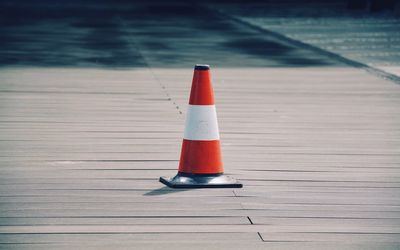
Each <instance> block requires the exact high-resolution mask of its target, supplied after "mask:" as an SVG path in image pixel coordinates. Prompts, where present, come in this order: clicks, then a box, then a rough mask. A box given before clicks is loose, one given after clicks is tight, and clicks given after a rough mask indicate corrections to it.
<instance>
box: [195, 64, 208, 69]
mask: <svg viewBox="0 0 400 250" xmlns="http://www.w3.org/2000/svg"><path fill="white" fill-rule="evenodd" d="M194 69H195V70H209V69H210V65H207V64H196V65H195V66H194Z"/></svg>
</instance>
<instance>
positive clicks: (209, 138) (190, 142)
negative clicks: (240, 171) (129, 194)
mask: <svg viewBox="0 0 400 250" xmlns="http://www.w3.org/2000/svg"><path fill="white" fill-rule="evenodd" d="M223 173H224V168H223V166H222V157H221V146H220V142H219V131H218V122H217V113H216V111H215V105H214V92H213V88H212V85H211V77H210V67H209V66H208V65H199V64H197V65H196V66H195V67H194V76H193V82H192V90H191V92H190V99H189V108H188V110H187V114H186V125H185V133H184V136H183V142H182V151H181V158H180V161H179V170H178V174H177V175H176V176H175V177H173V178H171V179H167V178H164V177H160V182H162V183H164V184H165V185H167V186H169V187H172V188H241V187H242V184H241V183H239V182H238V181H237V180H235V179H234V178H232V177H229V176H226V175H224V174H223Z"/></svg>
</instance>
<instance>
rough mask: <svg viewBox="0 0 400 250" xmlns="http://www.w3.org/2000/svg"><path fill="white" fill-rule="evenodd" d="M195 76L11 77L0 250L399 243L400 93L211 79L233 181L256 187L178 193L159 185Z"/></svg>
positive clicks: (339, 75)
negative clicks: (1, 248)
mask: <svg viewBox="0 0 400 250" xmlns="http://www.w3.org/2000/svg"><path fill="white" fill-rule="evenodd" d="M153 74H154V75H155V76H157V79H159V82H158V81H156V80H155V78H154V75H153ZM191 74H192V72H191V69H182V70H178V69H158V68H155V69H152V72H150V70H148V69H142V70H139V69H132V70H125V71H117V70H95V69H84V70H78V69H57V70H51V69H26V68H24V69H7V70H2V72H1V81H2V83H3V84H2V87H1V88H2V90H1V99H0V100H1V107H2V109H1V112H2V113H1V121H0V126H1V127H0V130H1V141H0V145H1V148H2V150H1V159H0V160H1V168H0V172H1V188H0V194H1V207H0V210H1V218H0V225H1V226H0V241H1V242H0V243H1V246H2V247H4V249H7V248H11V249H19V248H25V247H26V245H20V244H21V243H29V244H30V243H32V245H29V249H39V248H40V247H43V246H44V245H46V246H48V247H50V248H51V247H54V248H60V249H63V248H65V249H68V247H72V246H75V247H80V248H82V249H85V248H89V249H90V248H91V247H93V248H96V247H103V248H108V247H111V246H113V247H114V246H117V247H121V248H124V247H155V248H158V247H160V246H159V245H158V244H167V247H173V246H175V247H177V245H176V244H178V243H179V244H178V246H185V247H189V246H192V244H195V245H196V246H195V247H198V248H199V249H200V248H202V247H211V246H212V247H214V248H215V249H218V248H224V247H226V248H235V247H236V248H246V246H247V247H250V248H257V247H260V248H263V247H267V246H270V247H275V248H277V249H281V248H282V249H285V248H291V247H293V246H296V247H303V248H309V249H319V248H321V247H328V249H329V247H332V249H334V247H335V246H337V245H338V244H339V245H340V246H341V248H343V249H345V247H349V248H350V249H357V248H364V247H366V246H368V245H370V246H375V247H379V246H383V247H387V248H389V247H396V246H398V243H399V234H400V227H399V225H400V210H399V206H400V197H399V188H400V186H399V177H400V170H399V167H398V165H399V163H400V156H399V146H400V134H399V130H398V127H399V125H400V118H399V115H398V107H399V104H400V103H399V100H400V99H399V95H400V91H399V86H398V85H396V84H393V83H391V82H387V81H383V80H380V79H377V78H375V77H374V76H370V75H368V74H367V73H365V72H363V71H359V70H355V69H349V68H324V69H321V68H306V69H284V68H276V69H271V68H260V69H238V68H231V69H228V68H224V69H213V76H214V86H215V91H216V98H217V109H218V115H219V123H220V130H221V140H222V147H223V153H224V161H225V168H226V172H227V173H228V174H231V175H234V176H236V177H237V178H239V179H240V180H241V181H242V182H243V183H244V185H245V187H244V188H243V189H236V190H231V189H214V190H180V191H178V190H177V191H175V190H171V189H168V188H165V187H163V186H162V184H160V183H158V182H157V178H158V177H159V176H160V175H170V176H171V175H174V174H175V173H176V167H177V163H178V158H179V148H180V142H181V136H182V131H183V123H184V113H185V108H186V103H187V98H188V92H189V88H190V81H191V77H192V76H191ZM160 84H161V85H160ZM94 86H95V87H94ZM38 90H40V91H38ZM180 112H182V114H180ZM293 242H295V243H293ZM313 242H314V243H313ZM371 244H372V245H371ZM160 248H161V247H160Z"/></svg>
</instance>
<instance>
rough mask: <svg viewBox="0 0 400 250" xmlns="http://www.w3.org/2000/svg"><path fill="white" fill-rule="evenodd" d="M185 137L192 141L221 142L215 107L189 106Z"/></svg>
mask: <svg viewBox="0 0 400 250" xmlns="http://www.w3.org/2000/svg"><path fill="white" fill-rule="evenodd" d="M183 137H184V139H186V140H192V141H212V140H219V131H218V121H217V112H216V110H215V105H189V107H188V110H187V113H186V125H185V133H184V136H183Z"/></svg>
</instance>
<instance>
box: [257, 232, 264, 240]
mask: <svg viewBox="0 0 400 250" xmlns="http://www.w3.org/2000/svg"><path fill="white" fill-rule="evenodd" d="M257 234H258V237H260V239H261V241H262V242H265V241H264V239H263V237H262V236H261V234H260V232H257Z"/></svg>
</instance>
